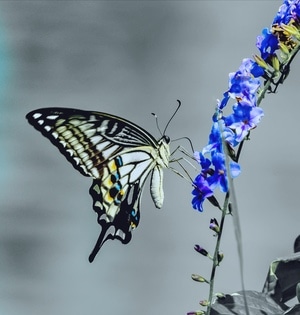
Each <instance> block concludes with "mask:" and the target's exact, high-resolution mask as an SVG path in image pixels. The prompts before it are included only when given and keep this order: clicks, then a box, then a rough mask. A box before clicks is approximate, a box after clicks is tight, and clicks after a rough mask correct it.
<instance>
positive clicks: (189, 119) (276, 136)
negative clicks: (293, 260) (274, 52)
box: [0, 0, 300, 315]
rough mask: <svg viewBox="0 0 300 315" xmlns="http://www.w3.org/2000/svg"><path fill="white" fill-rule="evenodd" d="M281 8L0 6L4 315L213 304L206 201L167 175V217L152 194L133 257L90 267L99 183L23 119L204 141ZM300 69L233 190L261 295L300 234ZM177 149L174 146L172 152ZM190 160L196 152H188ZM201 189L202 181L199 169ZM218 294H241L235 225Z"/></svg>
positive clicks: (250, 148) (249, 280) (107, 256)
mask: <svg viewBox="0 0 300 315" xmlns="http://www.w3.org/2000/svg"><path fill="white" fill-rule="evenodd" d="M280 4H281V1H275V0H274V1H261V0H259V1H253V0H251V1H211V0H210V1H181V2H180V1H174V2H172V1H140V2H138V1H123V2H122V1H111V2H109V1H103V2H102V1H98V2H97V1H91V2H90V1H81V2H80V1H2V2H0V82H1V84H0V101H1V102H0V108H1V115H0V141H1V142H0V143H1V155H0V163H1V178H0V185H1V187H0V189H1V195H0V198H1V200H0V205H1V207H0V215H1V220H0V257H1V258H0V278H1V281H0V312H1V314H5V315H18V314H22V315H27V314H28V315H29V314H30V315H31V314H44V315H50V314H51V315H52V314H72V315H77V314H108V315H110V314H111V315H112V314H144V315H153V314H185V313H186V312H187V311H190V310H193V309H197V308H198V301H199V300H201V299H205V298H206V297H207V293H208V291H207V289H208V286H206V285H205V284H202V285H201V284H198V283H195V282H193V281H192V280H191V278H190V275H191V274H192V273H199V274H201V275H203V276H205V277H208V278H209V273H210V261H209V260H208V259H206V258H204V257H202V256H199V255H198V254H197V253H196V252H194V250H193V246H194V244H196V243H198V244H200V245H201V246H203V247H205V248H206V249H207V250H213V246H214V243H215V238H214V237H213V236H212V234H213V233H212V232H211V231H210V230H209V228H208V226H209V220H210V218H213V217H216V218H218V217H219V215H220V214H219V212H218V211H217V210H216V209H215V208H213V207H212V206H211V205H210V204H209V203H207V202H206V204H205V211H204V212H203V213H199V212H197V211H195V210H193V209H192V207H191V204H190V201H191V187H190V186H189V185H188V184H187V183H186V182H185V181H183V180H182V179H181V178H179V177H178V176H176V175H175V174H174V173H172V172H171V171H168V170H166V171H165V181H164V187H165V204H164V207H163V209H162V210H157V209H155V207H154V205H153V203H152V201H151V198H150V196H149V189H148V185H146V187H145V191H144V194H143V199H142V213H141V222H140V226H139V228H138V229H137V230H135V231H134V232H133V239H132V241H131V243H130V244H128V245H126V246H124V245H122V244H121V243H120V242H118V241H114V242H112V241H110V242H107V243H106V244H105V246H104V247H103V248H102V250H101V252H100V254H99V255H98V256H97V257H96V260H95V261H94V263H93V264H90V263H89V262H88V259H87V258H88V255H89V253H90V251H91V249H92V247H93V246H94V243H95V241H96V239H97V237H98V234H99V231H100V227H99V225H98V224H97V222H96V214H95V213H94V212H93V210H92V199H91V197H90V195H89V193H88V190H89V187H90V185H91V180H90V179H89V178H85V177H83V176H81V175H80V174H79V173H78V172H77V171H75V170H74V169H73V168H72V166H71V164H69V163H68V162H67V161H66V159H65V158H64V157H63V156H62V155H61V154H60V153H59V152H58V150H57V149H56V148H55V147H53V146H52V144H51V143H50V142H49V141H48V140H47V139H45V138H43V137H42V136H41V134H39V133H38V132H37V131H36V130H34V129H33V128H32V127H31V126H30V125H29V124H28V123H27V121H26V120H25V115H26V113H27V112H29V111H31V110H33V109H36V108H40V107H49V106H60V107H75V108H81V109H91V110H98V111H104V112H109V113H112V114H116V115H119V116H122V117H124V118H127V119H129V120H132V121H134V122H136V123H137V124H139V125H141V126H143V127H144V128H145V129H146V130H148V131H149V132H151V133H152V134H153V135H154V136H156V137H159V132H158V130H157V128H156V126H155V121H154V119H153V117H152V116H151V112H155V113H156V114H157V115H158V116H159V122H160V125H161V127H162V128H163V127H164V126H165V124H166V122H167V121H168V119H169V118H170V116H171V115H172V113H173V111H174V108H175V106H176V99H180V100H181V101H182V108H181V109H180V111H179V112H178V114H177V115H176V117H175V118H174V120H173V121H172V123H171V125H170V127H169V128H168V132H167V133H168V135H169V136H170V137H171V138H173V139H175V138H178V137H182V136H188V137H190V138H191V139H192V141H193V144H194V146H195V147H196V148H197V149H198V150H201V149H202V147H203V146H204V145H205V144H206V143H207V139H208V134H209V131H210V127H211V116H212V114H213V111H214V106H215V104H216V99H217V98H222V93H223V92H224V91H225V90H226V89H227V86H228V73H229V72H233V71H236V70H237V69H238V67H239V65H240V63H241V60H242V59H243V58H246V57H251V56H252V55H253V54H254V53H256V52H257V50H256V47H255V41H256V36H257V35H259V34H260V33H261V30H262V29H263V28H264V27H269V26H270V24H271V22H272V20H273V17H274V15H275V14H276V12H277V10H278V7H279V6H280ZM298 73H299V60H298V59H296V60H295V61H294V63H293V65H292V70H291V74H290V76H289V78H288V79H287V81H286V82H285V84H284V85H283V86H281V87H280V88H279V90H278V93H277V94H276V95H267V97H266V99H265V100H264V101H263V103H262V106H263V108H264V110H265V117H264V118H263V121H262V123H261V124H260V125H259V128H257V129H256V130H255V131H254V132H253V133H252V134H251V141H249V142H247V143H246V145H245V147H244V150H243V154H242V158H241V165H242V169H243V172H242V174H241V176H240V177H239V178H238V179H237V180H236V181H235V185H236V191H237V196H238V205H239V210H240V220H241V226H242V233H243V248H244V260H245V282H246V288H247V289H253V290H258V291H260V290H261V289H262V286H263V283H264V280H265V277H266V274H267V270H268V266H269V264H270V262H271V261H272V260H273V259H274V258H276V257H278V256H279V257H280V256H286V255H289V254H290V253H291V252H292V245H293V241H294V239H295V237H296V236H297V235H298V234H299V222H300V212H299V208H298V207H299V206H298V204H299V197H298V196H299V184H298V183H299V175H300V169H299V139H298V133H299V122H298V120H299V119H298V117H299V114H300V104H299V97H298V89H299V76H298ZM178 143H179V142H176V143H173V144H172V146H173V147H174V148H175V147H176V146H177V145H178ZM181 144H183V145H184V146H186V147H187V148H188V145H187V144H186V143H185V142H183V143H181ZM187 168H188V170H189V171H190V172H191V174H192V176H193V177H194V176H195V175H196V173H194V172H193V170H192V169H190V168H189V166H187ZM221 248H222V251H223V252H224V254H225V258H224V261H223V263H222V265H221V267H220V268H219V269H218V271H217V273H218V274H217V281H216V287H215V289H216V291H223V292H226V293H230V292H234V291H238V290H240V289H241V285H240V276H239V269H238V259H237V250H236V241H235V238H234V232H233V224H232V218H231V217H228V218H227V222H226V228H225V234H224V239H223V242H222V246H221Z"/></svg>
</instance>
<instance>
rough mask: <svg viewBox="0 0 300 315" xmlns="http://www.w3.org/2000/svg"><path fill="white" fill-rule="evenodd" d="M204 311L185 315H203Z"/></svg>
mask: <svg viewBox="0 0 300 315" xmlns="http://www.w3.org/2000/svg"><path fill="white" fill-rule="evenodd" d="M204 314H205V312H204V311H195V312H188V313H187V314H186V315H204Z"/></svg>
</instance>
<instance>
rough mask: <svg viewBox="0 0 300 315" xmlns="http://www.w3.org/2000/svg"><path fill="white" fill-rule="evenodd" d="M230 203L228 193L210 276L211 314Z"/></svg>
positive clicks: (209, 308)
mask: <svg viewBox="0 0 300 315" xmlns="http://www.w3.org/2000/svg"><path fill="white" fill-rule="evenodd" d="M228 204H229V193H227V194H226V197H225V200H224V205H223V209H222V217H221V222H220V231H219V233H218V236H217V242H216V247H215V252H214V256H213V266H212V270H211V276H210V281H209V298H208V301H209V304H208V307H207V312H206V314H207V315H210V311H211V305H212V300H213V297H214V281H215V274H216V269H217V267H218V265H219V261H218V254H219V252H220V251H219V250H220V245H221V238H222V233H223V228H224V223H225V217H226V214H227V209H228Z"/></svg>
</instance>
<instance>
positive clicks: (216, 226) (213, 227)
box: [209, 218, 220, 234]
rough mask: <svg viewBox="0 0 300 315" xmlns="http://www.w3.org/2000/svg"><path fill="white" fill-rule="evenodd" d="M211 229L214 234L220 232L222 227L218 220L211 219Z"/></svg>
mask: <svg viewBox="0 0 300 315" xmlns="http://www.w3.org/2000/svg"><path fill="white" fill-rule="evenodd" d="M209 228H210V229H211V230H213V231H214V232H216V233H217V234H218V233H219V232H220V227H219V223H218V221H217V219H215V218H213V219H210V224H209Z"/></svg>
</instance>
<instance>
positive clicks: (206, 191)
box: [192, 174, 213, 212]
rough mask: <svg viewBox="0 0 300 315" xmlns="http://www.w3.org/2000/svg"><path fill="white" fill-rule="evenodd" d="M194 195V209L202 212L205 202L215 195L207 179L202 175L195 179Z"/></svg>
mask: <svg viewBox="0 0 300 315" xmlns="http://www.w3.org/2000/svg"><path fill="white" fill-rule="evenodd" d="M192 194H193V196H194V197H193V199H192V206H193V208H194V209H196V210H198V211H200V212H202V211H203V202H204V200H205V199H206V198H209V197H211V196H212V195H213V191H212V190H211V189H210V187H209V185H208V183H207V181H206V179H205V177H203V175H202V174H199V175H198V176H197V177H196V178H195V180H194V189H193V191H192Z"/></svg>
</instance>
